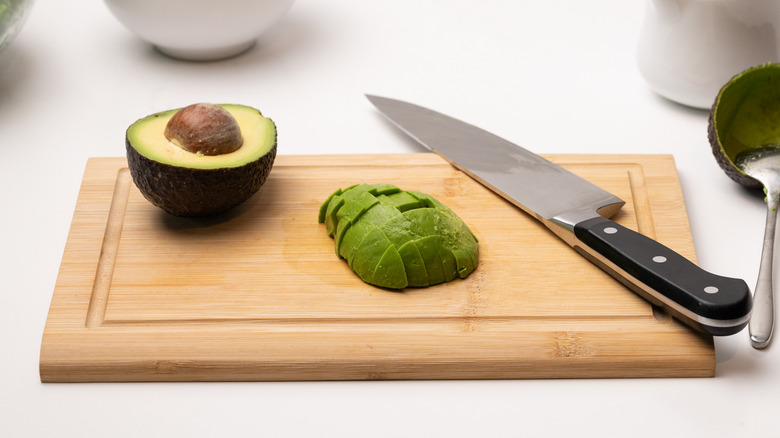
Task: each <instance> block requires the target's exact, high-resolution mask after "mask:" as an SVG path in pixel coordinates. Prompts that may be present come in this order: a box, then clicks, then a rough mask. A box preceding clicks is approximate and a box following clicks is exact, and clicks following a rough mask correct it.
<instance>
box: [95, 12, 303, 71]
mask: <svg viewBox="0 0 780 438" xmlns="http://www.w3.org/2000/svg"><path fill="white" fill-rule="evenodd" d="M105 3H106V6H108V9H109V10H110V11H111V13H112V14H114V16H115V17H116V18H117V20H119V22H120V23H122V24H123V25H124V26H125V27H126V28H128V29H129V30H130V31H132V32H133V33H135V34H136V35H138V36H139V37H140V38H141V39H143V40H145V41H147V42H149V43H151V44H153V45H154V46H155V47H157V49H158V50H160V51H161V52H163V53H165V54H167V55H169V56H172V57H175V58H180V59H187V60H195V61H208V60H216V59H222V58H228V57H231V56H235V55H238V54H240V53H242V52H244V51H246V50H248V49H249V48H250V47H252V46H253V45H254V44H255V43H256V42H257V39H258V38H259V37H260V36H262V35H264V34H266V33H268V32H269V31H270V30H271V29H273V28H274V27H275V26H276V25H277V24H278V23H279V21H281V19H282V18H283V17H284V15H285V14H286V12H287V11H288V9H289V8H290V6H291V5H292V3H293V0H105Z"/></svg>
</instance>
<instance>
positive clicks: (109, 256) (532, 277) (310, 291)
mask: <svg viewBox="0 0 780 438" xmlns="http://www.w3.org/2000/svg"><path fill="white" fill-rule="evenodd" d="M548 158H549V159H551V160H553V161H555V162H557V163H559V164H561V165H563V166H565V167H567V168H569V169H570V170H571V171H573V172H575V173H577V174H579V175H581V176H583V177H584V178H586V179H589V180H591V181H593V182H594V183H596V184H599V185H600V186H602V187H604V188H605V189H607V190H609V191H611V192H613V193H615V194H616V195H618V196H619V197H621V198H623V199H624V200H626V201H627V204H626V206H625V207H624V208H623V209H622V210H621V212H620V213H618V214H617V215H616V217H615V218H614V219H616V221H617V222H619V223H621V224H622V225H624V226H626V227H628V228H631V229H634V230H637V231H639V232H641V233H644V234H646V235H648V236H650V237H653V238H656V239H658V240H659V241H661V242H662V243H664V244H666V245H667V246H669V247H671V248H673V249H675V250H677V251H678V252H680V253H681V254H683V255H685V256H687V257H689V258H690V259H692V260H695V254H694V249H693V244H692V242H691V236H690V231H689V225H688V219H687V215H686V212H685V203H684V200H683V197H682V193H681V190H680V185H679V180H678V177H677V173H676V169H675V165H674V161H673V159H672V157H671V156H658V155H587V156H585V155H554V156H548ZM361 182H365V183H392V184H396V185H398V186H400V187H401V188H404V189H411V190H419V191H422V192H426V193H429V194H431V195H433V196H434V197H436V198H437V199H439V200H441V201H442V202H444V203H445V204H447V205H448V206H449V207H450V208H452V209H453V210H454V211H455V212H456V213H457V214H458V215H459V216H461V218H463V220H464V221H465V222H466V223H467V224H468V225H469V227H470V228H471V229H472V231H473V232H474V233H475V235H476V236H477V237H478V238H479V241H480V265H479V268H478V269H477V270H476V271H475V272H474V273H473V274H472V275H471V276H469V277H468V278H467V279H465V280H456V281H454V282H451V283H447V284H444V285H439V286H435V287H430V288H425V289H409V290H406V291H403V292H393V291H388V290H383V289H378V288H375V287H372V286H369V285H367V284H364V283H363V282H361V281H360V280H359V278H358V277H357V276H356V275H355V274H354V273H352V272H351V271H350V269H349V267H348V266H347V264H346V263H345V262H344V261H343V260H339V259H338V258H337V257H336V254H335V250H334V244H333V240H332V239H331V238H330V237H328V235H327V233H326V232H325V229H324V225H322V224H318V223H317V211H318V208H319V205H320V204H321V203H322V202H323V201H324V200H325V199H326V198H327V197H328V195H329V194H330V193H331V192H333V191H334V190H336V189H337V188H339V187H342V188H345V187H347V186H349V185H352V184H355V183H361ZM714 372H715V355H714V348H713V343H712V338H711V337H708V336H704V335H701V334H698V333H695V332H693V331H692V330H690V329H688V328H687V327H685V326H684V325H682V324H679V323H677V322H676V321H674V320H671V319H670V318H669V317H668V316H665V315H664V314H662V313H661V312H660V311H655V312H654V309H653V308H652V306H650V305H649V304H648V303H647V302H645V301H643V300H642V299H640V298H639V297H638V296H636V295H635V294H633V293H632V292H630V291H629V290H628V289H626V288H625V287H623V286H621V285H620V284H619V283H617V282H616V281H615V280H613V279H612V278H611V277H609V276H608V275H606V274H605V273H603V272H602V271H601V270H599V269H598V268H596V267H595V266H593V265H591V264H590V263H588V262H587V261H586V260H584V259H583V258H581V257H580V256H579V255H577V253H576V252H575V251H573V250H572V249H571V248H570V247H568V246H567V245H566V244H565V243H563V242H562V241H561V240H560V239H558V238H557V237H555V236H554V235H553V234H552V233H551V232H549V231H548V230H547V229H546V228H544V227H543V226H542V225H541V224H539V223H538V222H536V221H535V220H533V219H532V218H531V217H530V216H529V215H527V214H525V213H523V212H522V211H520V210H519V209H517V208H515V207H514V206H512V205H511V204H509V203H508V202H506V201H504V200H503V199H501V198H500V197H498V196H496V195H495V194H493V193H492V192H490V191H489V190H487V189H485V188H484V187H482V186H481V185H479V184H478V183H476V182H474V181H473V180H471V179H470V178H469V177H468V176H466V175H465V174H463V173H462V172H460V171H458V170H456V169H455V168H453V167H452V166H450V165H449V164H447V163H446V162H444V161H443V160H442V159H441V158H439V157H438V156H436V155H433V154H399V155H327V156H325V155H323V156H279V157H277V161H276V164H275V165H274V169H273V171H272V172H271V176H270V177H269V179H268V181H267V183H266V185H265V186H264V187H263V188H262V189H261V191H260V192H259V193H258V194H257V195H255V196H254V197H252V198H251V199H250V200H249V201H247V202H246V203H245V204H244V205H242V206H240V207H238V208H237V209H235V210H233V211H231V212H229V213H226V214H224V215H221V216H219V217H214V218H208V219H179V218H175V217H172V216H169V215H167V214H166V213H164V212H162V211H161V210H159V209H157V208H155V207H153V206H152V205H151V204H149V203H148V202H147V201H146V200H145V199H144V198H143V197H142V196H141V195H140V193H139V192H138V190H137V189H136V188H135V186H134V185H133V183H132V180H131V179H130V177H129V174H128V172H127V169H126V161H125V160H124V158H95V159H91V160H89V162H88V163H87V167H86V170H85V173H84V179H83V184H82V188H81V191H80V194H79V197H78V201H77V205H76V208H75V212H74V216H73V221H72V224H71V230H70V234H69V237H68V241H67V244H66V247H65V252H64V255H63V259H62V264H61V267H60V272H59V276H58V279H57V283H56V286H55V289H54V294H53V297H52V302H51V307H50V310H49V315H48V318H47V321H46V327H45V330H44V335H43V341H42V345H41V356H40V375H41V380H42V381H46V382H77V381H203V380H212V381H220V380H334V379H486V378H491V379H499V378H500V379H503V378H595V377H706V376H713V375H714Z"/></svg>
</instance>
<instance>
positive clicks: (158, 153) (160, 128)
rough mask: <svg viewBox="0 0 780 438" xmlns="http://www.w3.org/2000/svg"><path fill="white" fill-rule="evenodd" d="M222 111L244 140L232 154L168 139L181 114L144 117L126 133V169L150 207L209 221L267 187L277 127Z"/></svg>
mask: <svg viewBox="0 0 780 438" xmlns="http://www.w3.org/2000/svg"><path fill="white" fill-rule="evenodd" d="M219 106H220V107H222V108H223V109H225V110H227V111H228V112H229V113H230V114H231V115H232V116H233V117H234V118H235V120H236V122H237V123H238V126H239V128H240V131H241V135H242V137H243V143H242V144H241V146H240V147H239V148H238V149H237V150H235V151H233V152H229V153H224V154H219V155H203V154H200V153H193V152H189V151H187V150H185V149H183V148H182V147H181V146H179V145H177V144H175V143H174V142H173V141H171V140H169V139H168V138H167V137H166V135H165V129H166V126H167V125H168V122H169V121H170V119H171V118H172V117H173V116H174V114H176V113H177V112H178V111H179V110H180V109H174V110H169V111H163V112H159V113H156V114H152V115H150V116H147V117H144V118H142V119H140V120H138V121H136V122H135V123H133V124H132V125H130V127H129V128H128V129H127V133H126V141H125V143H126V149H127V163H128V167H129V169H130V173H131V174H132V176H133V181H134V182H135V185H136V186H137V187H138V189H139V190H140V191H141V193H142V194H143V195H144V197H146V199H148V200H149V201H150V202H151V203H152V204H154V205H156V206H157V207H160V208H162V209H163V210H165V211H167V212H168V213H170V214H172V215H175V216H181V217H198V216H207V215H212V214H217V213H221V212H224V211H227V210H229V209H231V208H233V207H236V206H237V205H239V204H241V203H242V202H244V201H246V200H247V199H249V198H250V197H251V196H252V195H253V194H255V193H256V192H257V191H258V190H259V189H260V187H261V186H262V185H263V184H264V183H265V181H266V179H267V178H268V174H269V173H270V172H271V167H272V166H273V163H274V159H275V158H276V125H275V124H274V122H273V121H272V120H271V119H269V118H267V117H264V116H263V115H262V113H260V111H259V110H257V109H255V108H251V107H248V106H244V105H227V104H225V105H219Z"/></svg>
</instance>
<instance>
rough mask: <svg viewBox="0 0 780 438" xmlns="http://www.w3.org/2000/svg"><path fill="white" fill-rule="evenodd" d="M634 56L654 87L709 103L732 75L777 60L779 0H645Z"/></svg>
mask: <svg viewBox="0 0 780 438" xmlns="http://www.w3.org/2000/svg"><path fill="white" fill-rule="evenodd" d="M637 58H638V65H639V71H640V73H641V74H642V76H643V77H644V78H645V80H646V81H647V82H648V84H649V85H650V87H651V88H652V89H653V90H654V91H655V92H656V93H658V94H660V95H661V96H664V97H666V98H668V99H670V100H673V101H675V102H678V103H681V104H683V105H688V106H692V107H696V108H705V109H706V108H710V107H711V106H712V104H713V102H714V101H715V96H716V95H717V93H718V91H719V90H720V88H721V87H722V86H723V85H724V84H725V83H726V82H728V80H729V79H731V77H732V76H734V75H735V74H737V73H739V72H741V71H742V70H745V69H746V68H748V67H752V66H754V65H758V64H763V63H767V62H778V60H780V0H647V8H646V12H645V20H644V23H643V26H642V30H641V33H640V37H639V45H638V50H637Z"/></svg>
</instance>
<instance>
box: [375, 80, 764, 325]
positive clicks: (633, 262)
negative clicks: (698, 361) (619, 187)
mask: <svg viewBox="0 0 780 438" xmlns="http://www.w3.org/2000/svg"><path fill="white" fill-rule="evenodd" d="M366 97H368V99H369V100H370V101H371V103H373V104H374V106H376V108H377V109H379V111H380V112H381V113H382V114H383V115H384V116H385V117H387V118H388V119H389V120H390V122H392V123H393V124H394V125H396V126H397V127H398V128H400V129H401V130H402V131H403V132H405V133H406V134H408V135H409V136H411V137H412V138H413V139H415V140H416V141H417V142H419V143H420V144H422V145H423V146H425V147H426V148H428V149H429V150H431V151H432V152H435V153H437V154H439V155H440V156H442V157H443V158H444V159H445V160H447V161H448V162H450V163H451V164H452V165H454V166H455V167H456V168H458V169H460V170H461V171H463V172H464V173H466V174H467V175H469V176H470V177H472V178H473V179H475V180H476V181H478V182H480V183H481V184H483V185H485V186H486V187H488V188H489V189H491V190H492V191H494V192H495V193H497V194H498V195H500V196H502V197H503V198H505V199H507V200H508V201H510V202H512V203H513V204H515V205H516V206H517V207H519V208H521V209H522V210H524V211H525V212H526V213H528V214H530V215H531V216H533V217H535V218H536V219H538V220H539V221H541V222H542V223H543V224H544V225H546V226H547V228H549V229H550V230H551V231H552V232H553V233H555V234H556V235H557V236H558V237H560V238H561V239H563V240H564V241H565V242H566V243H567V244H569V245H570V246H571V247H572V248H574V249H575V250H576V251H577V252H578V253H579V254H580V255H582V256H583V257H585V258H586V259H588V260H589V261H590V262H592V263H593V264H595V265H596V266H598V267H600V268H601V269H602V270H604V271H605V272H607V273H608V274H610V275H611V276H612V277H614V278H615V279H617V280H618V281H620V282H621V283H623V284H624V285H626V286H627V287H628V288H629V289H631V290H633V291H634V292H636V293H637V294H639V295H640V296H641V297H643V298H645V299H646V300H648V301H650V302H651V303H652V304H654V305H656V306H659V307H662V308H664V309H666V310H667V311H668V312H669V313H670V314H671V315H672V316H674V317H675V318H676V319H678V320H680V321H682V322H684V323H686V324H688V325H689V326H691V327H693V328H695V329H697V330H700V331H703V332H705V333H709V334H712V335H718V336H724V335H731V334H734V333H737V332H739V331H740V330H742V329H743V328H744V327H745V325H747V323H748V320H749V319H750V311H751V308H752V297H751V294H750V288H749V287H748V285H747V283H745V282H744V281H743V280H741V279H737V278H729V277H723V276H719V275H715V274H712V273H710V272H707V271H705V270H704V269H702V268H700V267H699V266H697V265H696V264H694V263H693V262H691V261H690V260H688V259H686V258H685V257H683V256H682V255H680V254H678V253H676V252H675V251H673V250H672V249H670V248H668V247H666V246H664V245H663V244H661V243H659V242H657V241H655V240H653V239H650V238H649V237H646V236H644V235H642V234H640V233H638V232H636V231H633V230H631V229H628V228H626V227H623V226H622V225H620V224H618V223H616V222H614V221H612V220H610V219H609V218H610V217H611V216H612V215H614V214H615V213H617V212H618V211H619V210H620V208H621V207H622V206H623V205H624V204H625V202H624V201H623V200H622V199H620V198H618V197H617V196H615V195H613V194H611V193H609V192H607V191H606V190H604V189H602V188H600V187H598V186H596V185H594V184H592V183H590V182H589V181H587V180H585V179H583V178H581V177H579V176H577V175H575V174H573V173H571V172H569V171H568V170H566V169H564V168H562V167H560V166H558V165H556V164H554V163H552V162H551V161H549V160H547V159H545V158H543V157H540V156H539V155H536V154H534V153H532V152H530V151H528V150H526V149H523V148H522V147H520V146H518V145H515V144H513V143H510V142H509V141H507V140H504V139H503V138H500V137H498V136H496V135H494V134H491V133H489V132H487V131H485V130H483V129H481V128H478V127H476V126H473V125H470V124H468V123H465V122H462V121H460V120H457V119H454V118H452V117H450V116H447V115H444V114H441V113H438V112H436V111H433V110H430V109H428V108H424V107H421V106H418V105H415V104H411V103H408V102H403V101H400V100H396V99H390V98H386V97H380V96H374V95H366Z"/></svg>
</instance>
